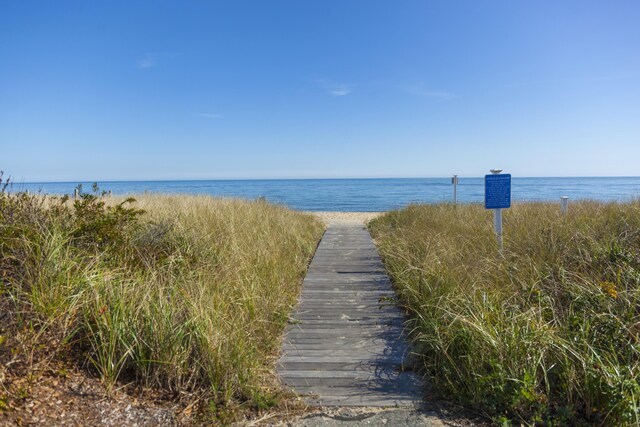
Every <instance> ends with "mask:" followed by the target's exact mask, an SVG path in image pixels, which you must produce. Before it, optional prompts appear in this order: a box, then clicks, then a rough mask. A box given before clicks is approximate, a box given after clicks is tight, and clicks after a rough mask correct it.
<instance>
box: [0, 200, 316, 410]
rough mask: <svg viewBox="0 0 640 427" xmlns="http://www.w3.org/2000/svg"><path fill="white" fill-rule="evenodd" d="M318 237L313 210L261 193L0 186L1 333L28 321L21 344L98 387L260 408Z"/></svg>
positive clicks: (272, 389)
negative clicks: (78, 192) (71, 195)
mask: <svg viewBox="0 0 640 427" xmlns="http://www.w3.org/2000/svg"><path fill="white" fill-rule="evenodd" d="M322 233H323V225H322V224H321V223H320V222H319V221H318V220H317V219H315V218H314V217H313V216H311V215H306V214H302V213H297V212H294V211H290V210H288V209H285V208H283V207H280V206H276V205H272V204H269V203H266V202H264V201H255V202H251V201H241V200H233V199H214V198H211V197H204V196H203V197H197V196H158V195H144V196H140V197H139V199H138V200H137V201H133V200H129V199H126V200H125V199H118V198H103V197H101V196H100V195H98V194H97V192H96V193H89V194H87V193H85V194H83V195H82V197H81V198H80V199H78V200H77V201H73V200H67V199H66V198H65V199H57V198H51V197H44V196H34V195H26V194H7V193H6V192H3V193H1V194H0V256H1V258H0V259H1V261H0V273H1V275H2V281H1V282H0V295H1V296H0V298H2V302H3V307H5V308H6V309H8V310H9V312H10V314H11V322H7V324H5V325H4V326H3V327H1V328H2V329H4V330H3V331H0V335H3V336H4V339H11V338H12V335H13V334H17V333H18V332H17V331H19V330H25V329H27V330H29V331H30V333H31V334H32V335H33V337H34V338H33V339H32V340H31V341H30V342H29V346H30V349H29V350H30V351H32V352H41V353H46V354H49V355H53V356H52V357H60V358H66V359H71V360H73V361H75V362H77V363H78V364H79V365H80V366H82V367H85V368H88V369H89V370H90V371H92V372H94V373H95V374H97V375H99V377H100V378H101V379H102V380H103V382H104V384H105V386H106V387H107V389H109V388H111V387H114V386H115V385H116V384H117V383H123V382H131V381H133V382H134V383H137V384H141V385H143V386H147V387H156V388H160V389H162V390H165V391H170V392H173V393H175V395H176V396H187V399H192V400H194V401H196V400H197V401H199V402H206V403H205V407H206V408H205V409H206V412H207V416H212V417H217V419H218V420H221V419H223V418H225V417H226V418H229V417H231V418H232V417H233V411H234V408H237V407H238V405H243V406H244V407H252V408H264V407H267V406H269V405H272V404H273V403H274V399H275V397H276V396H277V382H276V381H275V377H274V375H273V366H274V360H275V359H274V357H275V356H277V352H278V350H279V344H280V340H279V336H280V335H281V333H282V331H283V328H284V326H285V324H286V320H287V317H288V314H289V312H290V310H291V307H292V306H293V305H294V304H295V302H296V299H297V295H298V293H299V289H300V285H301V281H302V278H303V275H304V273H305V271H306V268H307V265H308V262H309V261H310V258H311V256H312V254H313V252H314V250H315V248H316V246H317V243H318V241H319V239H320V238H321V236H322ZM9 323H10V324H11V325H12V326H11V328H10V329H7V328H8V326H7V325H8V324H9ZM22 335H24V334H23V333H22ZM43 343H46V344H43ZM5 344H6V343H5ZM187 403H189V402H187Z"/></svg>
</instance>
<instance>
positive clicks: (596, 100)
mask: <svg viewBox="0 0 640 427" xmlns="http://www.w3.org/2000/svg"><path fill="white" fill-rule="evenodd" d="M638 22H640V2H638V1H637V0H633V1H540V0H536V1H506V0H505V1H484V0H477V1H476V0H474V1H450V0H442V1H384V2H383V1H370V0H367V1H345V0H341V1H299V0H295V1H259V0H255V1H251V2H249V1H242V0H241V1H235V0H234V1H231V0H229V1H224V2H221V1H204V0H199V1H173V2H169V1H158V0H153V1H104V2H88V1H55V2H54V1H40V2H36V1H22V0H20V1H18V0H16V1H4V2H2V3H1V4H0V64H1V65H0V153H1V156H0V169H2V170H4V171H5V173H8V174H11V175H12V176H13V177H14V178H15V179H16V180H24V181H76V180H131V179H140V180H154V179H207V178H307V177H325V178H326V177H420V176H424V177H431V176H449V175H451V174H454V173H456V174H458V175H461V176H480V175H483V174H484V173H486V171H487V170H488V169H490V168H492V167H500V168H503V169H505V171H506V172H511V173H512V174H514V175H515V176H583V175H587V176H600V175H640V166H639V165H640V163H639V160H640V25H639V24H638Z"/></svg>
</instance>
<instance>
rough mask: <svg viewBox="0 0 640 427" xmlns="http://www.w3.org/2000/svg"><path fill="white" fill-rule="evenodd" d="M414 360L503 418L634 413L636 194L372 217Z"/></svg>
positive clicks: (576, 421) (565, 421)
mask: <svg viewBox="0 0 640 427" xmlns="http://www.w3.org/2000/svg"><path fill="white" fill-rule="evenodd" d="M369 226H370V229H371V230H372V233H373V235H374V237H375V238H376V239H377V243H378V245H379V249H380V251H381V254H382V255H383V258H384V262H385V265H386V267H387V269H388V271H389V273H390V274H391V276H392V278H393V281H394V282H395V285H396V287H397V290H398V293H399V298H400V300H401V303H402V304H403V305H404V306H405V307H406V308H407V309H408V311H409V313H410V317H411V321H410V331H411V335H412V337H413V341H414V343H415V351H416V352H417V353H418V355H419V360H420V361H421V363H420V368H421V369H422V371H423V372H424V374H425V375H426V376H427V377H428V378H430V379H431V380H432V383H433V385H434V389H435V391H436V392H438V393H440V395H441V396H444V397H446V398H448V399H454V400H456V401H458V402H461V403H463V404H465V405H467V407H470V408H474V409H475V410H477V411H479V412H481V413H483V414H486V415H488V416H490V417H491V418H492V419H493V420H494V421H496V422H498V423H502V424H505V425H509V424H512V423H513V424H516V425H518V424H520V423H526V424H538V423H544V424H546V425H610V426H617V425H629V424H633V425H635V424H638V423H640V412H639V406H640V383H639V380H640V305H639V303H640V202H637V201H636V202H631V203H624V204H602V203H596V202H588V201H584V202H578V203H574V204H572V205H571V207H570V210H569V214H568V216H566V217H563V216H562V215H560V212H559V206H558V205H556V204H544V203H524V204H516V205H514V206H513V207H512V208H511V209H509V210H506V211H504V232H505V237H504V250H503V251H502V252H499V251H498V247H497V243H496V241H495V237H494V234H493V229H492V217H491V211H486V210H484V209H483V207H482V206H479V205H464V206H453V205H437V206H420V205H415V206H410V207H408V208H406V209H403V210H400V211H394V212H389V213H388V214H386V215H384V216H382V217H380V218H378V219H376V220H374V221H372V222H371V223H370V225H369Z"/></svg>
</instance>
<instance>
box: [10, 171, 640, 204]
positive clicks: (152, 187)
mask: <svg viewBox="0 0 640 427" xmlns="http://www.w3.org/2000/svg"><path fill="white" fill-rule="evenodd" d="M82 184H83V189H84V190H85V191H87V190H90V189H91V184H92V183H90V182H89V183H87V182H84V183H82ZM77 185H78V183H77V182H75V183H73V182H47V183H14V184H13V188H12V191H23V190H29V191H31V192H43V193H47V194H73V190H74V188H75V187H76V186H77ZM98 185H99V187H100V189H101V190H110V191H112V192H113V194H119V195H121V194H132V195H135V194H141V193H145V192H151V193H187V194H208V195H212V196H222V197H240V198H244V199H256V198H258V197H265V198H266V199H267V200H269V201H271V202H275V203H280V204H284V205H286V206H289V207H291V208H293V209H299V210H308V211H341V212H377V211H387V210H391V209H397V208H402V207H404V206H406V205H408V204H411V203H443V202H451V201H452V200H453V185H452V184H451V178H372V179H282V180H280V179H278V180H270V179H269V180H203V181H104V182H98ZM511 194H512V200H513V201H514V202H518V201H559V199H560V197H561V196H568V197H569V200H570V201H571V200H579V199H593V200H600V201H607V202H610V201H628V200H632V199H637V198H640V177H597V178H589V177H579V178H519V177H513V180H512V184H511ZM483 201H484V178H465V177H459V181H458V202H460V203H482V202H483Z"/></svg>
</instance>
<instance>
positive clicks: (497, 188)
mask: <svg viewBox="0 0 640 427" xmlns="http://www.w3.org/2000/svg"><path fill="white" fill-rule="evenodd" d="M484 207H485V209H506V208H510V207H511V174H510V173H501V174H496V175H485V176H484Z"/></svg>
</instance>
